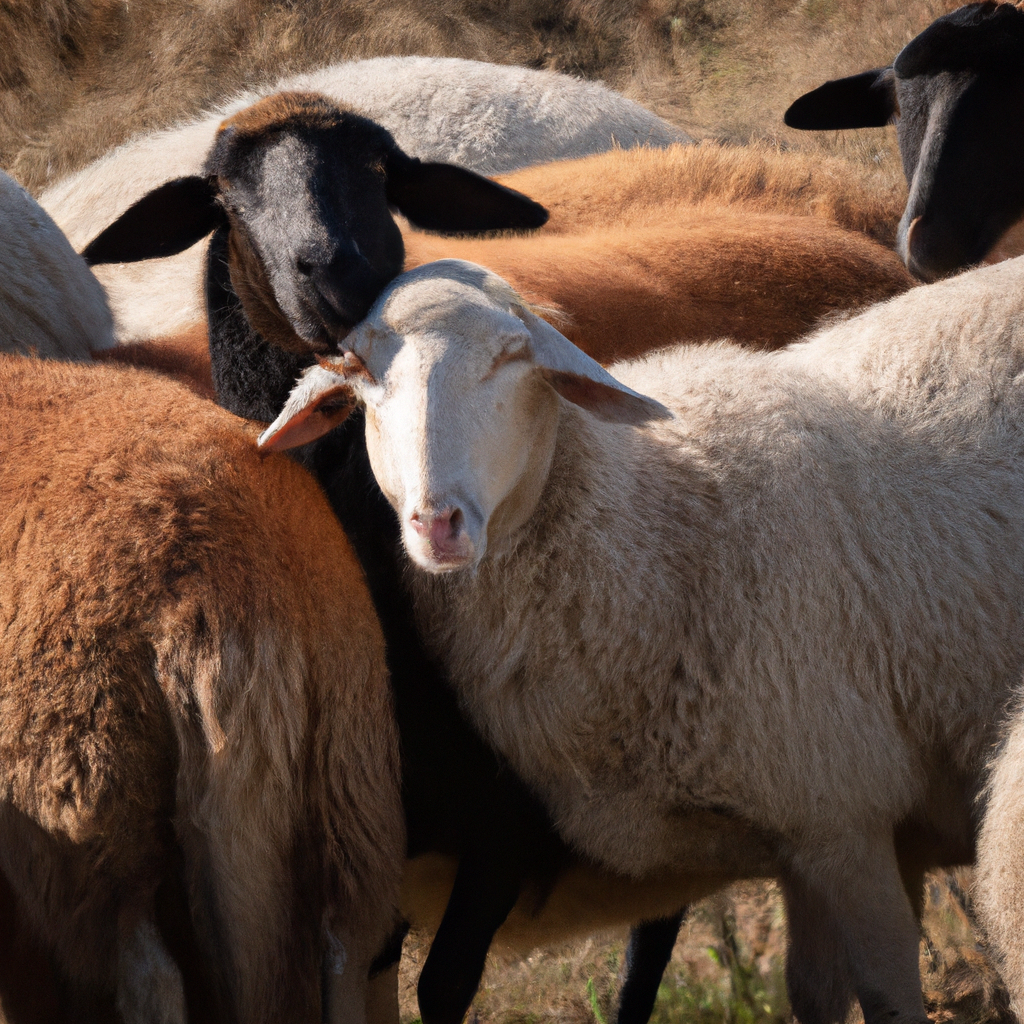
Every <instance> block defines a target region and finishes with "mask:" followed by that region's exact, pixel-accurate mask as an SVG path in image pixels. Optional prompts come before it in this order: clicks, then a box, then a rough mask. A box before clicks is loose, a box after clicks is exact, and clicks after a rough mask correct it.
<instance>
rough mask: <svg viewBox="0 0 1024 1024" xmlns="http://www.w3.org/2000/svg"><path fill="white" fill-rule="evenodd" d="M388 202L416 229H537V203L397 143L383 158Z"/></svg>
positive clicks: (543, 216) (540, 215)
mask: <svg viewBox="0 0 1024 1024" xmlns="http://www.w3.org/2000/svg"><path fill="white" fill-rule="evenodd" d="M387 195H388V202H389V203H390V204H391V205H392V206H394V207H397V209H398V210H399V212H401V213H402V214H404V215H405V216H406V217H408V218H409V220H410V221H412V223H413V224H415V225H416V226H417V227H419V228H424V229H426V230H427V231H441V232H444V233H445V234H466V235H472V234H478V233H480V232H484V231H499V230H526V229H528V228H539V227H540V226H541V225H542V224H545V223H546V222H547V219H548V211H547V210H545V209H544V207H543V206H541V205H540V203H535V202H534V201H533V200H532V199H530V198H529V197H528V196H524V195H523V194H522V193H521V192H516V191H515V190H514V189H511V188H506V187H505V186H504V185H499V184H498V183H497V182H496V181H491V180H490V179H489V178H485V177H483V175H480V174H476V173H474V172H473V171H467V170H466V169H465V168H462V167H456V166H454V164H438V163H423V162H421V161H420V160H416V159H414V158H413V157H410V156H406V154H405V153H403V152H402V151H401V150H400V149H398V148H397V147H396V148H395V149H394V150H392V152H391V153H390V154H389V155H388V159H387Z"/></svg>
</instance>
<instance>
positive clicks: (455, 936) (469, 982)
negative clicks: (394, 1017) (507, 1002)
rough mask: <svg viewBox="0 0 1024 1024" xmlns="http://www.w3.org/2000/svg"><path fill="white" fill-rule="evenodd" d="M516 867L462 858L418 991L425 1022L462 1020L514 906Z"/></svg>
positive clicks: (442, 1023) (518, 876) (437, 1023)
mask: <svg viewBox="0 0 1024 1024" xmlns="http://www.w3.org/2000/svg"><path fill="white" fill-rule="evenodd" d="M521 886H522V875H521V873H520V872H518V871H496V870H495V865H494V863H493V862H491V861H490V859H489V858H481V857H478V856H475V855H473V854H467V855H466V856H464V857H463V858H462V860H461V861H460V862H459V870H458V873H457V874H456V876H455V885H454V887H453V888H452V894H451V897H450V898H449V900H448V906H447V908H446V909H445V912H444V917H443V918H442V919H441V926H440V927H439V928H438V929H437V934H436V935H435V936H434V941H433V944H432V945H431V947H430V953H429V955H428V956H427V962H426V963H425V964H424V965H423V970H422V972H421V973H420V980H419V985H418V986H417V989H416V995H417V997H418V999H419V1004H420V1016H421V1017H422V1020H423V1024H461V1021H462V1018H463V1017H464V1016H465V1015H466V1011H467V1010H468V1009H469V1006H470V1003H472V1002H473V996H475V995H476V990H477V989H478V988H479V987H480V978H481V976H482V975H483V972H484V963H485V962H486V960H487V950H488V949H490V946H491V940H492V939H493V938H494V933H495V932H496V931H497V930H498V929H499V928H500V927H501V925H502V924H503V923H504V921H505V918H506V917H508V914H509V911H510V910H511V909H512V907H513V906H515V902H516V900H517V899H518V898H519V890H520V888H521Z"/></svg>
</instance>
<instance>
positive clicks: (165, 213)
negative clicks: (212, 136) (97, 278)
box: [82, 175, 227, 265]
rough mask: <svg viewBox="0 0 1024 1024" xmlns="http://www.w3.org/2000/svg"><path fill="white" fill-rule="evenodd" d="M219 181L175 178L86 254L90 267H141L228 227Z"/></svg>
mask: <svg viewBox="0 0 1024 1024" xmlns="http://www.w3.org/2000/svg"><path fill="white" fill-rule="evenodd" d="M217 194H218V189H217V179H216V178H213V177H207V178H201V177H198V176H195V175H193V176H191V177H188V178H175V180H174V181H168V182H166V183H165V184H163V185H161V186H160V187H159V188H156V189H153V191H152V192H150V193H149V194H148V195H145V196H143V197H142V198H141V199H140V200H139V201H138V202H137V203H135V204H134V205H133V206H129V207H128V209H127V210H125V211H124V213H122V214H121V216H120V217H118V218H117V220H115V221H114V223H113V224H111V225H110V226H109V227H106V228H104V229H103V231H101V232H100V233H99V234H98V235H97V236H96V237H95V238H94V239H93V240H92V241H91V242H90V243H89V244H88V245H87V246H86V247H85V249H84V250H83V251H82V255H83V256H84V257H85V261H86V263H88V264H90V265H95V264H97V263H135V262H137V261H138V260H152V259H156V258H158V257H160V256H173V255H174V254H175V253H178V252H183V251H184V250H185V249H187V248H188V247H189V246H190V245H195V243H196V242H198V241H199V239H200V238H203V237H205V236H206V235H208V234H209V233H210V232H211V231H213V230H214V229H215V228H218V227H220V226H221V225H222V224H226V223H227V215H226V214H225V213H224V209H223V207H222V206H221V205H220V203H218V202H217Z"/></svg>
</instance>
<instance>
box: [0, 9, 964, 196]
mask: <svg viewBox="0 0 1024 1024" xmlns="http://www.w3.org/2000/svg"><path fill="white" fill-rule="evenodd" d="M953 6H956V4H955V2H953V0H276V2H275V0H145V2H144V3H140V2H134V0H133V2H126V0H33V2H32V3H27V2H25V0H4V2H2V3H0V39H2V40H3V46H2V47H0V166H3V167H5V168H7V169H9V170H11V171H12V172H13V173H14V174H15V176H17V177H19V178H20V179H21V180H22V181H23V182H25V183H26V184H27V185H29V187H31V188H34V189H39V188H41V187H42V186H43V185H44V184H46V183H48V182H49V181H52V180H54V179H55V178H57V177H60V176H62V175H63V174H65V173H67V172H69V171H71V170H73V169H75V168H76V167H78V166H81V165H82V164H83V163H85V162H87V161H89V160H91V159H93V158H95V157H97V156H99V155H100V154H101V153H103V152H104V151H105V150H106V149H108V148H109V147H110V146H112V145H114V144H115V143H118V142H121V141H123V140H124V139H125V138H127V137H128V136H130V135H131V134H134V133H136V132H140V131H145V130H149V129H153V128H159V127H164V126H166V125H168V124H170V123H173V122H175V121H176V120H180V119H182V118H187V117H189V116H191V115H192V114H194V113H196V112H197V111H198V110H200V109H202V108H203V107H206V106H209V105H211V104H213V103H216V102H217V101H219V100H221V99H223V98H224V97H225V96H227V95H229V94H231V93H232V92H235V91H237V90H238V89H240V88H242V87H245V86H249V85H254V84H258V83H261V82H265V81H268V80H273V79H274V78H276V77H278V76H279V75H281V74H282V73H284V72H285V71H299V70H304V69H308V68H310V67H314V66H317V65H321V64H324V63H330V62H334V61H337V60H342V59H346V58H353V57H366V56H376V55H380V54H410V53H423V54H432V55H449V56H460V57H472V58H477V59H482V60H496V61H501V62H509V63H519V64H525V65H529V66H532V67H547V68H555V69H558V70H563V71H569V72H572V73H574V74H579V75H583V76H585V77H590V78H601V79H603V80H605V81H606V82H608V83H609V84H611V85H613V86H615V87H617V88H619V89H621V90H622V91H623V92H625V93H626V94H627V95H629V96H632V97H633V98H635V99H638V100H641V101H642V102H644V103H646V104H648V105H649V106H651V107H652V108H653V109H655V110H656V111H658V112H659V113H661V114H662V115H664V116H665V117H667V118H669V119H670V120H672V121H675V122H677V123H678V124H680V125H682V126H683V127H684V128H686V129H687V130H689V131H691V132H692V133H693V134H695V135H697V136H699V137H707V138H716V139H721V140H726V141H732V142H745V141H748V140H750V139H764V140H768V141H770V142H774V143H777V144H780V145H784V146H795V147H799V148H803V149H809V150H811V151H827V152H830V153H833V154H835V155H841V156H849V157H853V158H854V159H857V160H860V161H865V162H872V161H873V162H875V163H876V164H877V165H878V167H879V170H880V172H881V173H882V174H888V175H889V176H890V177H891V176H895V175H898V171H899V168H898V161H897V160H896V157H895V153H894V146H893V140H892V132H891V131H889V130H887V129H876V130H872V131H869V132H861V133H852V134H849V135H840V134H839V133H828V134H827V135H824V136H812V135H805V134H801V133H797V132H790V131H787V130H786V129H784V128H783V127H782V121H781V116H782V112H783V111H784V110H785V108H786V106H787V105H788V103H789V102H790V101H791V100H792V99H793V98H795V97H796V96H797V95H798V94H799V93H800V92H802V91H804V90H805V89H807V88H810V87H813V86H814V85H816V84H818V83H819V82H820V81H822V80H823V79H825V78H828V77H835V76H837V75H841V74H846V73H849V72H853V71H858V70H861V69H863V68H867V67H872V66H878V65H881V64H885V63H888V61H889V60H890V59H891V58H892V56H893V55H894V54H895V52H896V51H897V49H898V48H899V47H900V46H901V45H902V44H903V43H904V42H905V41H906V40H907V39H909V38H910V37H911V36H913V35H914V34H915V33H916V32H917V31H919V30H920V29H921V28H923V27H924V26H925V25H927V24H928V22H930V21H931V20H932V19H933V18H934V17H936V16H937V15H938V14H941V13H943V12H944V11H946V10H948V9H950V8H951V7H953Z"/></svg>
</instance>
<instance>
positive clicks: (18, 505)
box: [0, 357, 404, 1022]
mask: <svg viewBox="0 0 1024 1024" xmlns="http://www.w3.org/2000/svg"><path fill="white" fill-rule="evenodd" d="M0 451H3V452H4V458H3V459H2V460H0V494H2V496H3V499H2V500H3V506H4V509H5V515H4V516H3V518H2V519H0V562H2V568H0V622H2V628H0V644H2V648H3V654H2V657H0V666H2V667H0V821H2V825H0V835H2V836H3V839H2V840H0V875H2V877H3V881H2V882H0V913H2V914H3V915H4V916H3V920H4V928H3V929H0V930H3V931H4V932H6V933H7V934H8V935H9V926H10V917H11V915H12V914H14V915H16V917H17V922H20V924H16V927H19V928H20V932H19V939H20V940H21V941H20V942H16V943H15V945H16V947H17V948H16V952H17V953H18V954H19V955H24V957H25V958H26V960H27V962H28V963H31V962H32V959H33V958H32V952H33V949H35V950H36V951H38V950H40V949H41V950H45V952H46V953H47V955H48V957H49V958H50V960H51V962H52V964H54V965H56V968H55V969H56V972H57V975H58V976H59V982H60V986H59V990H60V992H61V994H62V999H63V1012H65V1013H66V1014H67V1016H68V1017H69V1018H71V1019H79V1020H89V1019H96V1020H107V1019H116V1018H115V1011H116V1014H117V1015H119V1016H120V1018H121V1019H122V1020H124V1021H126V1022H127V1021H136V1020H139V1021H141V1020H168V1021H174V1020H180V1019H183V1014H184V1013H185V1008H186V1007H187V1010H188V1013H189V1017H190V1019H192V1020H197V1019H204V1018H205V1019H220V1020H239V1021H242V1020H244V1021H247V1022H252V1021H271V1020H274V1021H276V1020H281V1019H284V1018H288V1019H292V1020H306V1021H313V1020H316V1021H319V1020H320V1019H321V1003H322V1001H323V992H324V991H326V992H327V993H328V1001H329V1002H331V1004H332V1006H329V1007H327V1008H326V1009H325V1010H324V1012H327V1010H331V1009H333V1011H334V1012H335V1013H336V1014H337V1013H341V1014H346V1013H347V1014H361V1012H362V1006H363V1000H364V998H365V991H364V990H365V984H366V976H367V966H368V964H369V962H370V961H371V960H372V958H373V957H374V955H375V954H376V953H377V951H378V950H379V948H380V947H381V946H382V945H383V944H384V941H385V939H386V937H387V934H388V932H389V930H390V928H391V926H392V924H393V920H394V912H395V906H396V902H397V891H396V889H397V881H398V877H399V870H400V864H401V857H402V853H403V835H404V833H403V826H402V818H401V804H400V801H399V795H398V756H397V745H396V736H395V731H394V726H393V718H392V712H391V699H390V693H389V688H388V684H387V678H386V673H385V670H384V651H383V642H382V637H381V633H380V628H379V625H378V623H377V620H376V617H375V615H374V612H373V608H372V605H371V602H370V598H369V595H368V593H367V591H366V587H365V584H364V582H363V579H362V573H361V570H360V568H359V566H358V563H357V562H356V560H355V557H354V555H353V554H352V552H351V549H350V548H349V547H348V544H347V541H346V538H345V536H344V534H343V533H342V531H341V529H340V528H339V526H338V524H337V522H336V520H335V519H334V516H333V515H332V513H331V511H330V509H329V508H328V506H327V504H326V502H325V501H324V500H323V498H322V496H321V494H320V492H319V490H318V488H317V487H316V485H315V483H314V482H313V481H312V479H311V478H310V477H309V476H308V475H307V474H306V473H305V472H304V471H303V470H301V469H300V468H299V467H297V466H296V465H295V464H294V463H292V462H290V461H288V460H283V459H282V460H277V459H275V460H265V459H263V458H261V457H260V456H259V455H258V454H257V452H256V450H255V447H254V445H253V443H252V431H251V430H250V429H249V428H247V427H244V426H243V425H242V424H241V423H240V422H239V421H238V420H237V419H236V418H235V417H233V416H231V415H230V414H228V413H226V412H224V411H222V410H219V409H216V408H214V407H213V406H212V405H211V404H210V403H208V402H202V401H200V400H198V399H196V398H195V397H193V396H192V395H190V394H189V393H188V392H187V391H186V390H184V389H183V388H181V387H180V386H178V385H176V384H174V383H172V382H169V381H164V380H160V379H158V378H156V377H155V376H153V375H151V374H144V373H142V372H139V371H137V370H132V369H126V368H115V367H97V366H92V367H83V366H71V365H64V364H57V363H45V362H39V361H35V360H28V359H20V358H15V357H7V358H4V359H2V360H0ZM274 495H277V501H275V500H274V497H273V496H274ZM296 496H297V498H298V505H296V506H295V507H294V511H293V512H284V504H286V503H287V502H290V501H291V500H293V499H295V497H296ZM275 506H278V508H275ZM311 538H315V541H316V543H314V544H312V545H310V543H309V541H310V539H311ZM339 652H343V656H340V654H339ZM176 850H180V853H176V852H175V851H176ZM179 856H180V857H181V859H182V863H181V866H180V868H179V867H178V865H177V858H178V857H179ZM168 887H169V889H170V891H171V893H172V896H173V892H174V890H175V888H176V887H177V889H178V890H179V891H180V892H181V895H182V902H184V900H185V898H186V897H185V894H186V893H187V910H186V912H185V914H184V916H185V918H186V919H189V918H191V921H192V927H194V945H195V946H196V947H197V952H196V953H195V954H194V955H193V957H192V961H191V963H193V964H195V963H199V964H200V965H201V966H203V967H205V968H206V971H205V972H203V971H200V974H204V973H205V974H206V975H207V977H206V978H205V979H204V978H200V979H198V981H197V979H195V978H194V977H192V976H191V974H192V972H191V971H190V970H189V969H188V966H187V963H186V962H183V959H182V957H181V956H179V955H177V954H178V947H179V946H180V942H178V940H176V939H175V936H174V928H173V927H169V926H168V923H167V922H168V913H167V911H166V908H164V909H161V908H162V906H163V904H165V903H167V900H166V899H164V898H163V897H162V896H161V893H164V892H166V891H167V890H168ZM5 896H6V898H5ZM170 903H171V905H172V909H173V906H174V900H173V899H171V901H170ZM177 909H178V911H179V917H180V916H181V913H180V912H181V911H182V907H181V906H178V908H177ZM186 930H187V929H186ZM5 937H6V936H5ZM186 945H187V943H186ZM342 947H343V949H344V952H342ZM186 952H187V950H186ZM346 956H347V960H348V967H347V968H346V969H344V970H343V971H339V968H340V967H341V966H342V961H343V960H344V958H345V957H346ZM176 961H177V963H176ZM36 962H38V956H37V957H36ZM182 979H183V980H184V986H183V984H182ZM17 980H18V979H17V978H13V979H12V977H11V972H9V971H5V972H0V986H3V989H2V992H0V999H2V1002H3V1010H4V1012H6V1013H7V1014H8V1015H10V1017H11V1020H12V1021H15V1020H18V1019H19V1017H18V1013H19V1012H20V1010H19V1007H21V1008H22V1009H23V1005H24V1001H25V995H24V992H22V993H21V994H20V995H19V993H18V991H17ZM204 982H205V989H204ZM325 982H326V988H325ZM12 983H13V985H14V988H13V989H12V988H11V987H9V986H10V985H11V984H12ZM156 983H160V984H161V985H162V988H161V989H160V991H162V992H164V993H165V994H166V998H165V1001H164V1002H163V1003H162V1004H161V1005H160V1006H154V1005H152V1002H153V996H152V991H153V986H154V984H156ZM204 990H205V991H207V992H210V991H212V992H213V993H214V996H213V999H212V1003H208V1002H206V1001H200V999H199V996H198V995H197V993H202V992H203V991H204ZM335 1003H336V1004H337V1005H334V1004H335ZM71 1004H73V1005H71Z"/></svg>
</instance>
